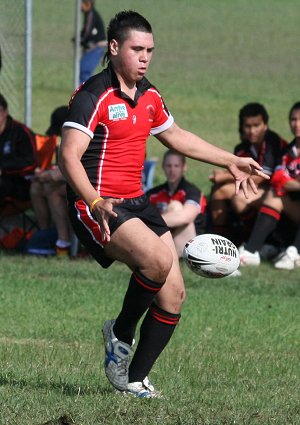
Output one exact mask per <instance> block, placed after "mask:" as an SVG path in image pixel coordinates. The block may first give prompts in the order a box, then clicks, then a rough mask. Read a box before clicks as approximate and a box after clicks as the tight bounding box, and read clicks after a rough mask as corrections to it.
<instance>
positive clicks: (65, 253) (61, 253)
mask: <svg viewBox="0 0 300 425" xmlns="http://www.w3.org/2000/svg"><path fill="white" fill-rule="evenodd" d="M55 252H56V256H57V257H60V258H67V257H69V255H70V247H65V248H61V247H60V246H57V245H56V246H55Z"/></svg>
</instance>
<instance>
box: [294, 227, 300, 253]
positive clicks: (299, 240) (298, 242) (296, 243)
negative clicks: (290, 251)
mask: <svg viewBox="0 0 300 425" xmlns="http://www.w3.org/2000/svg"><path fill="white" fill-rule="evenodd" d="M294 246H295V247H296V248H297V250H298V253H299V254H300V226H299V227H298V230H297V232H296V237H295V240H294Z"/></svg>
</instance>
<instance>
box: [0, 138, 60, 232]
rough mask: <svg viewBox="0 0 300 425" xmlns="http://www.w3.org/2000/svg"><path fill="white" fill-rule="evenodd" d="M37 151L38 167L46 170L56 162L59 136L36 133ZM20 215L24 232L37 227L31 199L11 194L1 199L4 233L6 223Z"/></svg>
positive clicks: (1, 225)
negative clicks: (17, 197) (26, 199)
mask: <svg viewBox="0 0 300 425" xmlns="http://www.w3.org/2000/svg"><path fill="white" fill-rule="evenodd" d="M35 141H36V152H37V167H38V169H39V170H46V169H47V168H49V167H50V166H51V164H53V163H54V161H55V157H56V149H57V142H58V140H57V136H56V135H51V136H47V135H42V134H36V135H35ZM14 216H19V218H20V219H21V223H20V226H21V229H22V231H23V234H24V235H26V234H27V233H28V232H31V231H32V230H33V229H35V228H36V229H37V228H38V225H37V223H36V221H35V219H34V214H33V212H32V205H31V201H20V200H18V199H15V198H13V197H11V196H8V197H6V198H4V199H2V200H1V204H0V229H1V230H2V233H4V234H8V233H9V232H10V230H11V229H10V228H9V227H10V226H9V225H8V224H6V222H7V221H8V219H9V218H13V217H14Z"/></svg>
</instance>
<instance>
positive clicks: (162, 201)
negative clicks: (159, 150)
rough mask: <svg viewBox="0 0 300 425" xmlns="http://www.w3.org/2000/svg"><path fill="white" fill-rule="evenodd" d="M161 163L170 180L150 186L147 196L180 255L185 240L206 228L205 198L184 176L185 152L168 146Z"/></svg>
mask: <svg viewBox="0 0 300 425" xmlns="http://www.w3.org/2000/svg"><path fill="white" fill-rule="evenodd" d="M162 167H163V170H164V173H165V176H166V178H167V181H166V182H165V183H163V184H160V185H159V186H155V187H153V188H152V189H150V190H149V191H148V192H147V196H148V197H149V200H150V203H151V204H152V205H153V206H154V207H155V208H157V209H158V210H159V212H160V213H161V215H162V217H163V219H164V220H165V222H166V224H167V226H168V227H169V228H170V230H171V233H172V236H173V240H174V243H175V246H176V251H177V255H178V257H179V258H180V257H182V251H183V248H184V245H185V244H186V242H187V241H188V240H190V239H192V238H193V237H195V236H196V235H200V234H203V233H204V232H205V207H206V198H205V196H204V195H203V194H202V193H201V191H200V189H198V187H197V186H195V185H194V184H192V183H190V182H188V181H187V180H186V179H185V178H184V173H185V172H186V169H187V165H186V158H185V156H184V155H182V154H180V153H178V152H175V151H172V150H167V151H166V152H165V154H164V157H163V162H162Z"/></svg>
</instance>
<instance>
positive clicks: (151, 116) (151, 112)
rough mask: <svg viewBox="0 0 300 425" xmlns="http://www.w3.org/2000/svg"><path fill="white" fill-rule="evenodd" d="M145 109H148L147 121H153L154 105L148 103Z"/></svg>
mask: <svg viewBox="0 0 300 425" xmlns="http://www.w3.org/2000/svg"><path fill="white" fill-rule="evenodd" d="M147 109H148V121H149V122H153V121H154V107H153V106H152V105H148V106H147Z"/></svg>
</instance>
